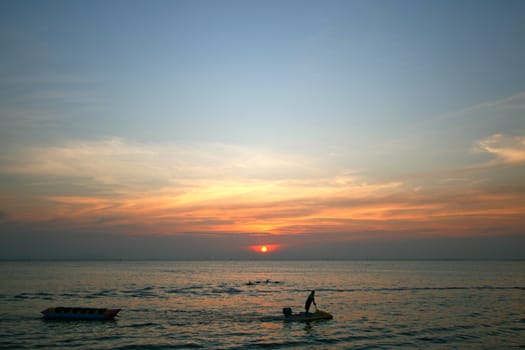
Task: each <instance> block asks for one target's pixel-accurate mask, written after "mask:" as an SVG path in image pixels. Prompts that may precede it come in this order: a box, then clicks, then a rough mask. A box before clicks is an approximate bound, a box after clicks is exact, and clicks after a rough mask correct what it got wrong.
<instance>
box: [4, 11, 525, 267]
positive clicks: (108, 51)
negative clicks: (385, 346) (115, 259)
mask: <svg viewBox="0 0 525 350" xmlns="http://www.w3.org/2000/svg"><path fill="white" fill-rule="evenodd" d="M524 37H525V4H524V3H523V2H522V1H503V2H501V1H461V2H457V1H426V2H420V1H264V2H263V1H74V2H73V1H46V2H42V1H4V2H2V3H1V4H0V47H2V53H3V54H2V56H1V57H0V146H1V149H2V150H1V151H0V180H2V181H1V183H0V213H2V215H0V220H1V221H2V222H3V224H4V225H6V226H5V227H6V228H7V227H8V228H9V230H7V229H6V232H7V231H9V232H10V236H9V238H5V237H7V236H4V241H5V242H7V243H9V242H11V241H12V240H13V238H12V237H15V236H16V237H17V235H18V234H19V232H20V231H24V232H33V231H34V229H35V227H37V228H42V227H46V230H49V231H53V230H55V229H56V227H62V228H64V227H65V228H66V229H65V232H66V233H64V234H79V232H88V233H86V234H88V235H89V232H95V233H97V234H102V236H97V237H104V234H108V235H109V234H115V233H117V234H122V235H126V234H135V235H145V236H146V237H147V236H148V235H155V236H158V235H161V236H170V237H173V236H175V237H176V236H180V235H187V236H189V237H197V236H199V235H201V234H209V233H213V234H216V235H219V236H221V235H224V237H230V236H229V235H231V234H234V235H235V234H239V235H244V236H242V237H244V238H243V239H242V240H243V242H244V240H246V239H247V238H246V237H252V236H257V237H261V236H262V237H268V242H266V243H267V244H272V243H275V242H273V241H272V240H277V241H279V240H281V241H282V242H281V241H279V242H277V243H278V244H280V246H283V247H286V246H290V247H291V246H294V245H300V244H299V243H298V242H296V241H297V237H301V235H302V234H309V235H313V236H312V237H316V239H317V241H316V242H323V244H328V243H327V242H328V241H329V242H339V243H341V242H348V241H355V240H361V241H362V240H364V241H367V242H368V241H369V240H370V239H371V237H372V236H374V234H371V233H370V232H381V234H380V235H379V236H380V237H382V238H383V239H387V240H395V239H409V238H410V239H414V238H417V239H421V238H422V236H421V235H422V232H431V234H429V235H430V236H431V237H432V239H443V237H447V236H454V237H468V238H469V239H476V237H480V236H483V237H486V236H487V235H489V236H491V237H492V236H500V235H505V237H508V236H509V235H511V236H516V237H520V239H522V237H523V235H524V234H525V232H524V223H523V216H524V214H525V193H524V191H523V188H524V182H523V178H524V177H523V175H524V164H525V156H524V154H525V141H524V140H525V116H524V112H525V68H524V65H523V62H525V44H524V41H523V38H524ZM467 198H468V200H467ZM458 199H463V200H464V203H462V204H463V206H464V207H460V206H459V205H457V204H458ZM481 201H484V203H485V205H480V204H479V203H480V202H481ZM460 202H461V201H460ZM153 203H154V204H155V205H154V204H153ZM159 203H164V204H163V205H160V204H159ZM454 203H455V204H456V205H454ZM502 206H503V207H502ZM153 208H155V209H153ZM228 208H229V211H226V210H227V209H228ZM262 208H266V209H265V210H266V211H265V210H263V209H262ZM268 208H272V210H270V211H268V210H269V209H268ZM276 208H280V209H281V210H280V211H279V212H278V213H277V209H276ZM232 212H237V213H239V214H238V215H233V214H231V213H232ZM249 212H252V213H253V214H248V213H249ZM181 213H183V214H181ZM407 213H410V215H408V214H407ZM226 217H227V219H226ZM472 217H475V219H474V220H469V218H470V219H471V218H472ZM138 218H139V219H138ZM189 218H191V220H190V219H189ZM459 218H462V219H463V220H459ZM489 218H490V222H488V221H486V220H489ZM484 220H485V221H484ZM472 222H474V223H472ZM465 227H468V229H465ZM486 231H489V233H487V232H486ZM326 233H330V234H335V235H336V236H337V237H338V238H330V239H329V240H328V241H325V240H324V239H325V238H323V237H327V236H326ZM124 237H125V236H124ZM199 237H200V236H199ZM239 237H240V236H239ZM286 237H292V238H286ZM374 237H375V236H374ZM424 237H425V236H424V235H423V238H424ZM224 239H225V241H226V240H227V241H228V242H230V238H224ZM374 239H375V238H374ZM255 240H260V238H257V239H255ZM294 240H295V241H294ZM102 241H103V240H102ZM292 241H293V242H294V243H291V242H292ZM314 241H315V240H314ZM199 242H202V241H199ZM7 243H6V244H7ZM256 243H261V242H259V241H257V242H256ZM263 243H264V242H263ZM200 244H201V243H200ZM243 244H244V243H243ZM367 244H369V243H367ZM370 244H371V243H370ZM328 245H329V244H328ZM197 246H198V245H197ZM240 246H241V245H240ZM242 246H244V245H242ZM241 248H242V247H239V249H240V250H241ZM195 249H196V250H195V251H196V256H198V251H199V248H198V247H197V248H195ZM290 249H291V248H290ZM285 251H286V249H284V248H283V250H282V252H281V253H282V254H284V252H285ZM326 251H329V249H327V250H326ZM400 254H401V253H400ZM403 254H404V253H403ZM321 255H322V254H321ZM343 255H344V254H343ZM401 255H402V254H401ZM503 255H504V254H503ZM350 257H351V256H350Z"/></svg>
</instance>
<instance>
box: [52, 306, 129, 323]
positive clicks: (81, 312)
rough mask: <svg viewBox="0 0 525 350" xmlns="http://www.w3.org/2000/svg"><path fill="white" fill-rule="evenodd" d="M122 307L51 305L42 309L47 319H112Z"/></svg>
mask: <svg viewBox="0 0 525 350" xmlns="http://www.w3.org/2000/svg"><path fill="white" fill-rule="evenodd" d="M119 311H120V309H105V308H92V307H50V308H47V309H45V310H44V311H42V314H43V315H44V318H45V319H49V320H51V319H53V320H112V319H113V318H115V316H117V314H118V313H119Z"/></svg>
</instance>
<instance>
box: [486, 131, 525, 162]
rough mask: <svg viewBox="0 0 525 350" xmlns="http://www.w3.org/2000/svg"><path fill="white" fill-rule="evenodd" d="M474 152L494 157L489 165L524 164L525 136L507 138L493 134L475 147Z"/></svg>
mask: <svg viewBox="0 0 525 350" xmlns="http://www.w3.org/2000/svg"><path fill="white" fill-rule="evenodd" d="M476 150H477V151H479V152H485V153H488V154H490V155H492V156H494V157H495V159H493V160H492V161H491V162H490V163H489V164H491V165H494V164H508V165H511V164H523V163H525V135H524V136H507V135H503V134H493V135H491V136H489V137H487V138H485V139H483V140H480V141H479V142H478V143H477V145H476Z"/></svg>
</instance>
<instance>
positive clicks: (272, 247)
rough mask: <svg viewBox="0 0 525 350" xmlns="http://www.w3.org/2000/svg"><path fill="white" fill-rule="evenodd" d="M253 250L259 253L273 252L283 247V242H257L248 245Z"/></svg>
mask: <svg viewBox="0 0 525 350" xmlns="http://www.w3.org/2000/svg"><path fill="white" fill-rule="evenodd" d="M248 248H249V249H250V250H251V251H253V252H256V253H259V254H271V253H274V252H275V251H277V250H278V249H280V248H282V245H281V244H257V245H251V246H249V247H248Z"/></svg>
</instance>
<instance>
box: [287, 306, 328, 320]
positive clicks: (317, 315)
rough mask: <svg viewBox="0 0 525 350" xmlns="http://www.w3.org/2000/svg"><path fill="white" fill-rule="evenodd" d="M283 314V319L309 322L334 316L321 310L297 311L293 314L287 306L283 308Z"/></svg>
mask: <svg viewBox="0 0 525 350" xmlns="http://www.w3.org/2000/svg"><path fill="white" fill-rule="evenodd" d="M283 314H284V320H285V321H299V322H309V321H317V320H330V319H332V318H334V317H333V316H332V315H331V314H329V313H328V312H326V311H321V310H315V312H299V313H295V314H293V313H292V309H291V308H289V307H285V308H283Z"/></svg>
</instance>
